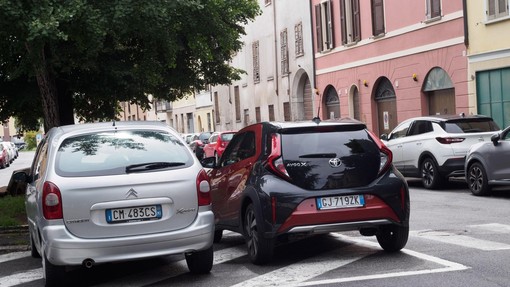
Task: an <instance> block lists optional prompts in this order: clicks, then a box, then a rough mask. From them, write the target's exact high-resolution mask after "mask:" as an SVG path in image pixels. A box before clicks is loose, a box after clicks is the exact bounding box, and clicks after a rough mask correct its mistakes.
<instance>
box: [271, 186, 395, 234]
mask: <svg viewBox="0 0 510 287" xmlns="http://www.w3.org/2000/svg"><path fill="white" fill-rule="evenodd" d="M365 200H366V205H365V206H363V207H354V208H339V209H329V210H318V209H317V207H316V204H315V200H314V199H307V200H304V201H303V202H302V203H301V204H299V206H298V207H297V208H296V210H295V211H294V212H293V213H292V214H291V215H290V216H289V218H288V219H287V220H286V221H285V223H284V224H282V225H281V226H280V228H278V233H297V232H305V233H326V232H335V231H347V230H359V229H361V228H371V227H378V226H381V225H387V224H398V223H400V220H399V218H398V216H397V215H396V214H395V212H394V211H393V210H392V209H391V208H390V207H389V206H388V205H387V204H386V203H384V202H383V201H382V200H381V199H379V198H378V197H376V196H373V195H367V196H365Z"/></svg>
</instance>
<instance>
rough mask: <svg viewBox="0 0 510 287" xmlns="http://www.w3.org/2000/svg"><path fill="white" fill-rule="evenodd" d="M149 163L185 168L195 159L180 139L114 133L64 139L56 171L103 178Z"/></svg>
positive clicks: (160, 134) (158, 133)
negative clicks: (102, 176)
mask: <svg viewBox="0 0 510 287" xmlns="http://www.w3.org/2000/svg"><path fill="white" fill-rule="evenodd" d="M146 163H165V165H157V167H163V168H164V169H168V168H174V169H175V168H183V167H188V166H191V165H192V164H193V157H192V155H191V154H190V153H189V151H188V150H187V148H186V147H185V146H184V144H183V143H182V141H181V140H180V139H179V138H177V137H175V136H173V135H172V134H169V133H165V132H163V131H149V130H143V131H137V130H131V131H112V132H102V133H95V134H85V135H79V136H75V137H70V138H67V139H65V140H64V141H63V142H62V144H61V145H60V147H59V149H58V151H57V156H56V163H55V169H56V172H57V174H58V175H60V176H64V177H65V176H72V177H80V176H101V175H115V174H124V173H126V168H127V167H129V166H133V165H141V164H146ZM139 169H140V168H138V169H137V170H139ZM147 170H148V171H150V170H154V171H158V170H161V168H156V169H147Z"/></svg>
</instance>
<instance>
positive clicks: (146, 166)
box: [126, 161, 185, 173]
mask: <svg viewBox="0 0 510 287" xmlns="http://www.w3.org/2000/svg"><path fill="white" fill-rule="evenodd" d="M181 165H185V163H184V162H165V161H160V162H147V163H139V164H132V165H128V166H126V173H129V172H135V171H146V170H153V169H162V168H167V167H174V166H181Z"/></svg>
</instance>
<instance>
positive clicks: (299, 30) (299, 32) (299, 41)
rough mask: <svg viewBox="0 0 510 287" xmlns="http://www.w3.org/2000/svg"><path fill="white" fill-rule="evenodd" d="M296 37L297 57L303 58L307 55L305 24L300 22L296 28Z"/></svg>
mask: <svg viewBox="0 0 510 287" xmlns="http://www.w3.org/2000/svg"><path fill="white" fill-rule="evenodd" d="M294 36H295V41H296V43H295V45H296V57H299V56H303V55H304V54H305V51H304V47H303V23H301V22H299V23H297V24H296V25H295V26H294Z"/></svg>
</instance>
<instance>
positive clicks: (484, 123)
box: [444, 119, 499, 133]
mask: <svg viewBox="0 0 510 287" xmlns="http://www.w3.org/2000/svg"><path fill="white" fill-rule="evenodd" d="M444 130H445V131H446V132H447V133H483V132H494V131H499V127H498V125H497V124H496V123H495V122H494V121H493V120H491V119H458V120H450V121H447V122H445V126H444Z"/></svg>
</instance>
